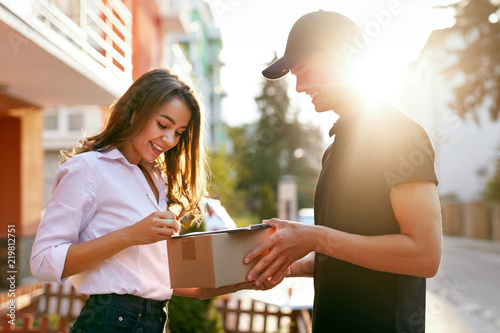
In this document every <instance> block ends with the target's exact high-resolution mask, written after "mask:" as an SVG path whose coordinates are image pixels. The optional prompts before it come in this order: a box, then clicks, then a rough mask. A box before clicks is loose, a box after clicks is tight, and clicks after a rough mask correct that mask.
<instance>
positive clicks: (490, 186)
mask: <svg viewBox="0 0 500 333" xmlns="http://www.w3.org/2000/svg"><path fill="white" fill-rule="evenodd" d="M499 153H500V149H499ZM483 198H484V199H486V200H487V201H493V202H500V157H498V158H497V163H496V170H495V173H494V174H493V175H492V176H491V178H490V180H489V181H488V183H487V184H486V186H485V189H484V192H483Z"/></svg>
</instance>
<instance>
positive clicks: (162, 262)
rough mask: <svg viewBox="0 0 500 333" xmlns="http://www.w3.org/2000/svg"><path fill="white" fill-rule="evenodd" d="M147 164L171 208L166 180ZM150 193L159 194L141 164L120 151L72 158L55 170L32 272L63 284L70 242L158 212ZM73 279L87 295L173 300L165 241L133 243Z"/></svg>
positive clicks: (162, 203)
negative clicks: (132, 160) (152, 187)
mask: <svg viewBox="0 0 500 333" xmlns="http://www.w3.org/2000/svg"><path fill="white" fill-rule="evenodd" d="M143 165H144V166H145V167H146V169H148V171H149V173H150V174H151V178H152V179H153V181H154V183H155V185H156V187H157V189H158V192H159V194H160V196H159V198H160V199H159V206H160V208H161V209H162V210H166V209H167V202H166V194H165V180H164V178H163V177H162V175H161V173H160V172H159V171H158V170H156V169H153V168H151V166H148V165H145V164H143ZM147 193H149V195H150V196H152V197H153V198H154V197H155V196H154V194H153V192H152V190H151V188H150V187H149V184H148V182H147V180H146V178H145V177H144V175H143V173H142V172H141V170H140V169H139V167H138V166H137V165H134V164H131V163H129V162H128V160H127V159H126V158H125V157H124V156H123V155H122V153H121V152H120V151H119V150H118V149H114V150H111V151H109V152H105V153H101V152H96V151H91V152H86V153H82V154H78V155H76V156H74V157H72V158H70V159H69V160H67V161H66V162H65V163H64V164H63V165H62V166H61V167H60V168H59V170H58V172H57V174H56V177H55V180H54V185H53V188H52V192H51V200H50V203H49V205H48V207H47V209H46V211H45V214H44V217H43V219H42V222H41V223H40V226H39V227H38V231H37V235H36V239H35V243H34V244H33V249H32V253H31V260H30V265H31V271H32V273H33V275H34V276H35V277H36V278H37V279H38V280H40V281H52V282H59V283H62V282H64V281H63V280H62V279H61V275H62V272H63V268H64V263H65V260H66V254H67V252H68V248H69V246H70V245H71V244H73V243H79V242H85V241H88V240H91V239H94V238H98V237H101V236H103V235H105V234H108V233H110V232H112V231H115V230H118V229H121V228H124V227H127V226H130V225H132V224H134V223H136V222H138V221H140V220H142V219H143V218H145V217H146V216H148V215H149V214H151V213H152V212H154V211H155V210H156V209H155V207H154V206H153V204H152V203H151V202H150V201H149V199H148V198H147V196H146V194H147ZM64 280H65V279H64ZM71 280H72V282H73V284H74V286H75V288H76V289H77V290H79V291H80V292H82V293H84V294H107V293H116V294H132V295H136V296H141V297H144V298H151V299H155V300H165V299H170V298H171V296H172V289H171V288H170V276H169V272H168V256H167V244H166V241H160V242H157V243H153V244H148V245H138V246H132V247H129V248H127V249H125V250H123V251H121V252H119V253H117V254H116V255H114V256H112V257H111V258H109V259H107V260H105V261H104V262H102V263H101V264H99V265H98V266H96V267H94V268H93V269H91V270H88V271H85V272H83V273H80V274H76V275H74V276H72V277H71Z"/></svg>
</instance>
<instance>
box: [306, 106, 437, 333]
mask: <svg viewBox="0 0 500 333" xmlns="http://www.w3.org/2000/svg"><path fill="white" fill-rule="evenodd" d="M374 109H375V110H374V111H375V112H371V111H370V110H368V109H364V110H363V111H360V112H358V113H357V114H355V115H354V116H353V117H351V118H349V119H347V120H346V121H344V122H339V123H338V124H335V127H336V128H335V139H334V142H333V143H332V144H331V145H330V147H328V149H327V150H326V151H325V153H324V155H323V162H322V170H321V173H320V175H319V178H318V184H317V186H316V192H315V195H314V213H315V223H316V224H318V225H323V226H327V227H330V228H334V229H337V230H341V231H345V232H348V233H353V234H359V235H385V234H398V233H399V232H400V229H399V224H398V222H397V221H396V218H395V217H394V213H393V210H392V206H391V202H390V196H389V195H390V190H391V188H392V187H394V186H397V185H400V184H405V183H411V182H417V181H431V182H434V183H435V184H436V185H437V178H436V175H435V172H434V151H433V148H432V144H431V142H430V140H429V138H428V136H427V134H426V132H425V131H424V130H423V128H422V127H421V126H420V125H418V124H417V123H416V122H415V121H413V120H412V119H411V118H409V117H408V116H407V115H405V114H404V113H402V112H400V111H398V110H396V109H395V108H394V107H392V106H390V105H387V104H384V105H382V106H377V107H376V108H374ZM366 255H367V256H370V253H366ZM314 286H315V299H314V311H313V328H314V332H315V333H318V332H328V333H331V332H342V333H344V332H363V333H367V332H383V333H389V332H419V333H422V332H424V330H425V279H424V278H420V277H415V276H407V275H400V274H392V273H385V272H379V271H375V270H371V269H367V268H363V267H360V266H357V265H354V264H351V263H348V262H345V261H342V260H338V259H335V258H332V257H329V256H326V255H323V254H319V253H317V254H316V260H315V265H314Z"/></svg>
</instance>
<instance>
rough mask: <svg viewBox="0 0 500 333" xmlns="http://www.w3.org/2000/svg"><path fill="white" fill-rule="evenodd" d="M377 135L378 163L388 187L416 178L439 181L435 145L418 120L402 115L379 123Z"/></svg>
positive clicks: (416, 180) (414, 180)
mask: <svg viewBox="0 0 500 333" xmlns="http://www.w3.org/2000/svg"><path fill="white" fill-rule="evenodd" d="M379 137H380V138H381V142H380V144H381V145H380V146H379V149H380V150H379V154H378V160H379V165H380V166H381V172H382V173H383V176H384V178H385V180H386V182H387V185H388V186H389V187H390V188H392V187H395V186H398V185H402V184H407V183H413V182H419V181H430V182H433V183H435V184H436V185H437V184H438V179H437V176H436V173H435V170H434V160H435V154H434V149H433V147H432V143H431V141H430V139H429V136H428V135H427V133H426V132H425V130H424V129H423V128H422V127H421V126H420V125H419V124H417V123H416V122H414V121H412V120H409V119H401V120H400V121H397V122H392V123H390V124H387V126H384V127H382V128H381V132H380V133H379Z"/></svg>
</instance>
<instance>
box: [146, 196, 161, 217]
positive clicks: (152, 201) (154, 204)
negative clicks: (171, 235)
mask: <svg viewBox="0 0 500 333" xmlns="http://www.w3.org/2000/svg"><path fill="white" fill-rule="evenodd" d="M146 196H147V197H148V199H149V201H151V203H152V204H153V206H155V208H156V210H157V211H159V212H161V211H162V210H161V208H160V206H158V204H157V203H156V200H154V199H153V198H152V197H151V196H150V195H149V193H146Z"/></svg>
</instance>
